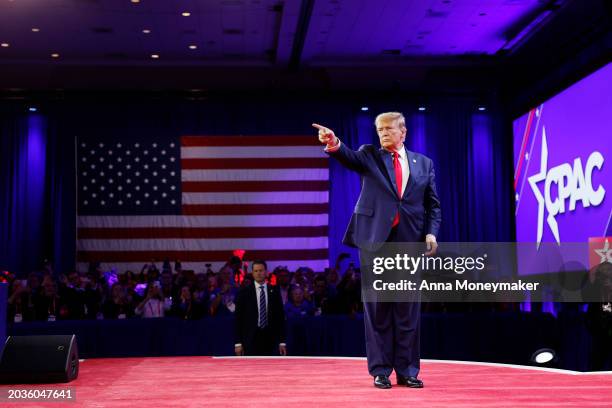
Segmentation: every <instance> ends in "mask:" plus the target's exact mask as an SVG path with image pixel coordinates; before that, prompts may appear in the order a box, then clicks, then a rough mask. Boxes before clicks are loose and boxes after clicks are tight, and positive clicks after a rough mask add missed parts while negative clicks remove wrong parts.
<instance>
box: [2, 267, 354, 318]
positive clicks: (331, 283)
mask: <svg viewBox="0 0 612 408" xmlns="http://www.w3.org/2000/svg"><path fill="white" fill-rule="evenodd" d="M5 280H6V281H7V282H8V284H9V299H8V319H9V321H10V322H16V323H19V322H21V321H54V320H69V319H127V318H153V317H164V316H168V317H178V318H181V319H202V318H208V317H215V316H228V315H232V314H233V313H234V312H235V308H236V306H235V303H234V302H235V299H236V295H237V294H238V291H239V290H240V288H241V287H244V286H246V285H250V284H252V282H253V279H252V276H251V274H250V271H249V270H248V266H246V265H244V264H243V263H242V261H241V260H240V259H239V258H238V257H232V258H231V259H230V260H229V261H228V262H227V263H226V264H225V265H224V266H223V267H222V268H221V269H220V270H219V271H216V272H215V271H213V270H212V269H211V268H210V266H209V267H208V268H207V270H206V271H202V272H199V273H196V272H195V271H193V270H186V269H182V268H181V264H180V262H176V263H175V265H174V268H172V266H171V263H170V262H168V261H164V262H163V263H162V265H161V269H159V268H158V266H157V265H156V263H154V262H153V263H149V264H145V265H144V266H143V267H142V269H141V270H140V271H139V272H134V271H125V272H123V273H117V271H114V270H110V271H104V270H103V269H102V268H101V267H100V266H99V264H95V263H94V264H91V265H90V267H89V270H88V271H87V272H86V273H82V272H78V271H73V272H70V273H69V274H67V275H66V274H56V273H54V271H53V270H52V268H51V266H50V264H49V263H47V264H45V267H44V268H43V269H42V270H40V271H36V272H31V273H30V274H29V275H28V276H27V279H18V278H16V277H15V276H14V275H12V274H7V275H6V279H5ZM268 282H269V283H270V284H271V285H276V286H278V287H279V290H280V292H281V295H282V299H283V303H284V305H285V311H286V315H287V317H288V318H302V317H306V316H319V315H330V314H345V315H352V316H354V315H355V314H358V313H361V312H362V311H363V306H362V304H361V287H360V286H361V283H360V277H359V270H358V269H356V268H354V266H353V264H350V265H349V266H348V268H347V269H346V270H345V271H344V273H342V275H341V276H340V274H339V273H338V271H337V270H336V269H334V268H328V269H326V270H325V271H324V272H318V273H315V272H314V271H313V270H312V269H310V268H307V267H302V268H299V269H297V270H296V271H293V272H292V271H289V269H288V268H286V267H277V268H275V269H274V270H273V271H271V273H270V274H269V276H268Z"/></svg>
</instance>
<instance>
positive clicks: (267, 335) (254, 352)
mask: <svg viewBox="0 0 612 408" xmlns="http://www.w3.org/2000/svg"><path fill="white" fill-rule="evenodd" d="M277 349H278V344H274V336H272V331H271V330H270V328H269V327H264V328H263V329H262V328H259V327H258V328H257V329H256V330H255V335H254V337H253V347H252V349H251V350H245V354H246V355H249V356H274V355H278V350H277ZM275 351H276V352H275Z"/></svg>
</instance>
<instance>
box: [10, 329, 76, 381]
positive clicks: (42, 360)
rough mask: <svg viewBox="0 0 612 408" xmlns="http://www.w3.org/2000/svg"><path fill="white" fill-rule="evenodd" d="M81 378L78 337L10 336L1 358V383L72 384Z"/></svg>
mask: <svg viewBox="0 0 612 408" xmlns="http://www.w3.org/2000/svg"><path fill="white" fill-rule="evenodd" d="M78 375H79V353H78V351H77V343H76V336H75V335H74V334H71V335H49V336H9V337H8V338H7V339H6V344H5V345H4V350H3V352H2V358H1V359H0V383H3V384H32V383H60V382H69V381H72V380H74V379H75V378H77V376H78Z"/></svg>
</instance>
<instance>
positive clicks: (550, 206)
mask: <svg viewBox="0 0 612 408" xmlns="http://www.w3.org/2000/svg"><path fill="white" fill-rule="evenodd" d="M603 163H604V157H603V156H602V154H601V153H599V152H598V151H594V152H592V153H591V154H590V155H589V158H588V159H587V161H586V165H585V166H584V168H583V166H582V160H581V159H580V157H576V158H575V159H574V165H573V167H572V166H571V165H570V164H569V163H563V164H560V165H558V166H556V167H553V168H552V169H550V170H548V169H547V167H548V165H547V164H548V146H547V144H546V128H542V155H541V158H540V172H539V173H537V174H534V175H533V176H531V177H529V178H528V180H529V185H530V186H531V189H532V190H533V194H534V195H535V197H536V199H537V200H538V236H537V243H538V246H539V245H540V242H542V234H543V233H544V207H546V212H547V213H548V217H547V218H546V222H547V223H548V226H549V227H550V231H551V232H552V234H553V235H554V237H555V240H556V241H557V243H558V244H560V243H561V239H560V237H559V226H558V225H557V220H556V219H555V217H556V216H557V215H558V214H563V213H564V212H565V210H566V201H567V200H568V199H569V205H568V206H567V210H568V211H569V212H573V211H574V210H575V209H576V202H577V201H582V206H583V207H584V208H587V207H589V206H598V205H599V204H601V202H602V201H603V199H604V197H605V195H606V190H605V189H604V188H603V186H602V185H599V186H598V187H597V188H596V189H594V188H593V184H592V182H591V180H592V176H593V171H594V170H595V169H597V170H600V169H601V167H602V166H603ZM542 181H544V194H542V192H541V191H540V189H539V188H538V183H539V182H542ZM553 189H556V193H557V194H556V197H555V198H554V199H553V192H554V191H553Z"/></svg>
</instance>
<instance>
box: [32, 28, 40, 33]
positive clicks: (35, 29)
mask: <svg viewBox="0 0 612 408" xmlns="http://www.w3.org/2000/svg"><path fill="white" fill-rule="evenodd" d="M39 31H40V28H38V27H32V32H33V33H37V32H39Z"/></svg>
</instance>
